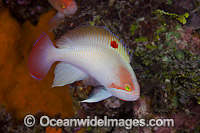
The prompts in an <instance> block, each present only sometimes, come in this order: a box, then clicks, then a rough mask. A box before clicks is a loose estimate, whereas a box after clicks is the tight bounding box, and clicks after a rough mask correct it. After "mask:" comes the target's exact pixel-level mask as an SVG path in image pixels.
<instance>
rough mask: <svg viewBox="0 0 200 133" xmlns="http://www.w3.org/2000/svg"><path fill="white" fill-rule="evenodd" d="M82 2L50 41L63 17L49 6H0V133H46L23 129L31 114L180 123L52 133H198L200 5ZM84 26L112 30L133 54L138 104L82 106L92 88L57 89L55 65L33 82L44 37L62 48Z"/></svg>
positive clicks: (5, 0) (16, 1)
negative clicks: (61, 41) (33, 62)
mask: <svg viewBox="0 0 200 133" xmlns="http://www.w3.org/2000/svg"><path fill="white" fill-rule="evenodd" d="M76 2H77V5H78V11H77V12H76V13H75V14H74V15H72V16H69V17H65V18H64V19H63V21H62V22H61V23H60V24H59V26H58V27H56V28H54V30H53V32H50V33H48V22H49V20H50V19H51V18H52V17H53V16H54V15H55V14H56V12H57V11H56V10H55V9H53V8H52V7H51V5H50V4H49V3H48V1H47V0H0V83H1V84H0V132H6V133H7V132H47V129H46V128H43V127H41V126H39V124H36V126H34V127H33V128H28V127H25V125H24V123H23V118H24V116H25V115H26V114H33V115H34V116H35V117H36V118H39V117H40V116H41V115H48V116H50V117H52V118H53V117H55V118H86V117H87V116H91V117H93V116H98V117H99V118H103V117H104V116H105V115H106V116H108V117H109V118H116V119H120V118H123V119H134V118H135V119H136V118H138V119H139V118H145V119H150V118H173V119H174V120H175V126H174V127H135V128H132V129H130V130H126V129H125V128H119V127H85V128H77V127H76V128H75V127H68V128H67V127H65V128H58V129H55V131H54V130H52V132H53V131H54V132H123V133H124V132H157V133H160V132H200V112H199V110H200V1H199V0H77V1H76ZM81 25H98V26H104V27H107V28H108V29H110V30H111V31H112V32H113V33H114V34H116V35H117V36H118V37H119V38H121V39H122V40H123V41H124V42H125V43H126V44H127V45H128V46H129V47H130V51H131V52H133V57H132V62H131V66H132V67H133V70H134V72H135V74H136V77H137V79H138V82H139V84H140V89H141V96H140V99H139V100H137V101H133V102H126V101H121V100H119V99H117V98H113V97H112V98H109V99H106V100H104V101H101V102H98V103H80V101H81V100H84V99H85V98H87V96H88V95H89V93H90V92H91V90H92V89H93V88H92V87H91V86H86V85H84V84H82V83H81V82H76V83H73V84H70V85H66V86H64V87H55V88H51V85H52V81H53V76H54V74H53V72H54V68H55V65H56V64H54V65H53V67H52V68H51V70H50V72H49V73H48V75H47V76H46V77H45V78H44V79H43V80H41V81H37V80H35V79H34V78H32V77H31V76H30V73H29V70H28V58H29V54H30V51H31V48H32V47H33V44H34V43H35V41H36V40H37V39H38V38H39V37H40V36H41V35H42V34H43V32H47V33H48V35H49V36H50V37H51V39H52V40H57V39H58V38H60V37H61V36H62V35H63V34H64V33H66V32H67V31H69V30H71V29H74V28H76V27H78V26H81Z"/></svg>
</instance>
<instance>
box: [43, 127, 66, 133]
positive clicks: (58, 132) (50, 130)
mask: <svg viewBox="0 0 200 133" xmlns="http://www.w3.org/2000/svg"><path fill="white" fill-rule="evenodd" d="M46 133H62V129H61V128H58V129H57V128H56V127H47V128H46Z"/></svg>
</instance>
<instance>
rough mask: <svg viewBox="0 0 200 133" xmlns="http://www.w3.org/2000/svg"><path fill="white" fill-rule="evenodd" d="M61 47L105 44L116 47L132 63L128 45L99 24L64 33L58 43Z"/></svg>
mask: <svg viewBox="0 0 200 133" xmlns="http://www.w3.org/2000/svg"><path fill="white" fill-rule="evenodd" d="M56 45H57V46H58V47H59V48H68V47H69V46H70V45H72V46H80V45H104V46H108V47H111V48H113V49H115V50H116V51H117V52H118V53H119V55H120V56H121V57H122V58H124V59H125V60H126V61H127V62H128V63H130V57H129V55H128V52H127V47H126V45H125V44H124V43H122V42H121V41H120V40H119V39H118V38H117V37H116V36H115V35H114V34H113V33H112V32H110V30H108V29H106V28H104V27H99V26H81V27H78V28H76V29H74V30H71V31H69V32H68V33H66V34H65V35H63V36H62V37H61V38H60V39H59V40H58V41H57V44H56Z"/></svg>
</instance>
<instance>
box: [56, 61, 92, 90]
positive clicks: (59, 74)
mask: <svg viewBox="0 0 200 133" xmlns="http://www.w3.org/2000/svg"><path fill="white" fill-rule="evenodd" d="M54 74H55V77H54V81H53V85H52V87H55V86H63V85H66V84H71V83H73V82H75V81H80V80H83V79H85V78H88V75H87V74H86V73H84V72H83V71H82V70H80V69H78V68H76V67H74V66H72V65H70V64H66V63H63V62H61V63H59V64H58V65H57V66H56V68H55V71H54Z"/></svg>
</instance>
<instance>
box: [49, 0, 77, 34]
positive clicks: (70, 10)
mask: <svg viewBox="0 0 200 133" xmlns="http://www.w3.org/2000/svg"><path fill="white" fill-rule="evenodd" d="M48 1H49V3H50V4H51V5H52V6H53V7H54V8H55V9H56V10H57V11H58V13H57V14H56V15H55V16H54V17H53V18H52V19H51V20H50V21H49V24H48V25H49V30H50V31H51V30H52V29H53V28H54V27H56V26H57V25H58V24H59V23H60V22H61V20H62V18H63V17H64V16H69V15H72V14H74V13H75V12H76V11H77V9H78V8H77V4H76V2H75V1H74V0H48Z"/></svg>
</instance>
